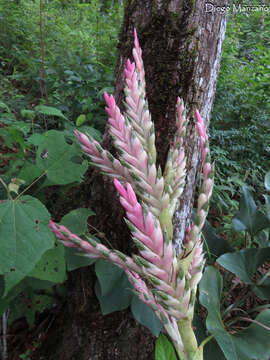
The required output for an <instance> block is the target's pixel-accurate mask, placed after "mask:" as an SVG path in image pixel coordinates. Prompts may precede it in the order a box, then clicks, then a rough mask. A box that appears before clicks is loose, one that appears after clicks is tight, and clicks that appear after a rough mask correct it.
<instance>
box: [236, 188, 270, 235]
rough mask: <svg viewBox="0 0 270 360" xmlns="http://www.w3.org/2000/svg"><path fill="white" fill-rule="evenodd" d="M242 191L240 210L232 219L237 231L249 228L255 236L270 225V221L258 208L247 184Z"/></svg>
mask: <svg viewBox="0 0 270 360" xmlns="http://www.w3.org/2000/svg"><path fill="white" fill-rule="evenodd" d="M242 193H243V194H242V196H241V199H240V204H239V211H238V213H237V214H236V216H235V218H234V219H233V220H232V222H233V226H234V229H235V231H237V232H240V231H243V230H248V232H249V233H250V234H251V235H252V236H254V235H256V234H257V233H258V232H259V231H261V230H263V229H265V228H267V227H269V226H270V222H269V220H268V219H267V217H266V216H265V215H264V214H263V213H261V212H260V211H258V210H257V207H256V204H255V201H254V199H253V197H252V195H251V194H250V192H249V191H248V189H247V188H246V187H245V186H243V187H242Z"/></svg>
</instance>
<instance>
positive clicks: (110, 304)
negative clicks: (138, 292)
mask: <svg viewBox="0 0 270 360" xmlns="http://www.w3.org/2000/svg"><path fill="white" fill-rule="evenodd" d="M97 263H103V264H98V265H97ZM106 266H107V268H108V269H110V270H111V271H112V272H113V273H114V277H110V275H109V271H108V272H107V271H106V270H105V269H104V267H106ZM96 267H97V268H98V270H101V271H98V273H97V276H98V281H97V282H96V284H95V292H96V295H97V298H98V300H99V303H100V306H101V311H102V314H103V315H107V314H110V313H112V312H114V311H120V310H124V309H126V308H128V307H129V305H130V303H131V300H132V297H133V293H132V288H131V285H130V283H129V281H128V278H127V276H126V274H125V272H124V270H121V269H119V272H117V270H115V269H114V268H116V265H113V264H111V263H109V262H107V261H104V260H98V261H97V262H96ZM120 272H121V273H120ZM102 274H104V277H102ZM111 279H112V280H113V286H111V284H109V283H108V281H110V280H111ZM116 279H118V281H117V282H115V280H116Z"/></svg>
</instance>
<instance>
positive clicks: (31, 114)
mask: <svg viewBox="0 0 270 360" xmlns="http://www.w3.org/2000/svg"><path fill="white" fill-rule="evenodd" d="M21 115H22V117H24V118H26V119H29V120H34V118H35V116H36V114H35V112H34V111H33V110H28V109H22V110H21Z"/></svg>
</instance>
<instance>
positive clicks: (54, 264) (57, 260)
mask: <svg viewBox="0 0 270 360" xmlns="http://www.w3.org/2000/svg"><path fill="white" fill-rule="evenodd" d="M29 276H31V277H33V278H36V279H39V280H46V281H50V282H53V283H62V282H64V281H65V280H66V267H65V251H64V246H63V245H62V244H61V243H57V244H55V247H54V248H53V249H50V250H48V251H46V252H45V254H43V256H42V258H41V259H40V261H39V262H38V263H37V265H36V266H35V268H34V270H33V271H31V273H30V274H29Z"/></svg>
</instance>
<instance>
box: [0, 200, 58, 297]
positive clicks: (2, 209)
mask: <svg viewBox="0 0 270 360" xmlns="http://www.w3.org/2000/svg"><path fill="white" fill-rule="evenodd" d="M49 219H50V214H49V213H48V211H47V209H46V208H45V206H44V205H43V204H42V203H41V202H40V201H39V200H37V199H35V198H33V197H31V196H28V195H26V196H22V197H20V198H19V199H18V200H17V201H12V200H5V201H4V202H3V203H0V233H1V238H0V242H1V252H0V273H1V274H5V293H4V296H5V295H6V294H7V293H8V291H9V290H10V289H11V288H12V287H13V286H15V285H16V284H17V283H18V282H19V281H21V280H22V279H23V278H24V277H25V276H26V275H28V274H29V273H30V272H31V271H32V270H33V268H34V267H35V265H36V263H37V262H38V261H39V259H40V258H41V256H42V255H43V254H44V252H45V251H46V250H48V249H50V248H52V247H53V246H54V236H53V234H52V232H51V231H50V228H49V226H48V224H49Z"/></svg>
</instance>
